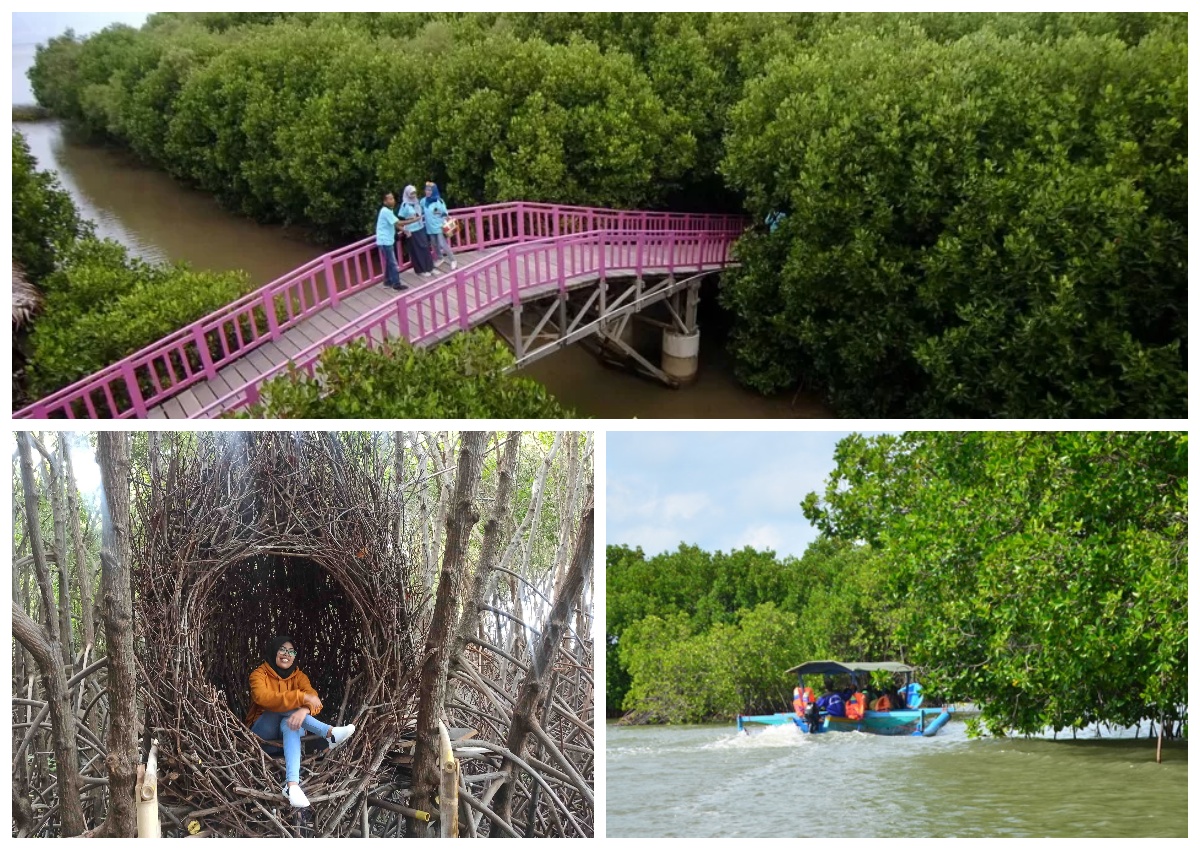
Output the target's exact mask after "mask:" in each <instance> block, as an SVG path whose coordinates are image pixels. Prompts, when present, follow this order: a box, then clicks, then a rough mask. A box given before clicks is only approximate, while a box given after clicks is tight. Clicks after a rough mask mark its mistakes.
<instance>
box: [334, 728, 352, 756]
mask: <svg viewBox="0 0 1200 850" xmlns="http://www.w3.org/2000/svg"><path fill="white" fill-rule="evenodd" d="M330 732H331V733H332V735H333V737H332V738H330V739H329V749H331V750H334V749H337V748H338V747H340V746H341V745H342V744H344V743H346V739H347V738H349V737H350V736H351V735H353V734H354V724H353V723H351V724H349V725H348V726H334V727H333V729H331V730H330Z"/></svg>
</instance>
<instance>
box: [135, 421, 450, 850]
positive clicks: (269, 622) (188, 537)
mask: <svg viewBox="0 0 1200 850" xmlns="http://www.w3.org/2000/svg"><path fill="white" fill-rule="evenodd" d="M189 436H190V435H189ZM195 439H196V442H195V445H194V448H193V449H192V450H191V451H188V450H186V449H183V450H180V447H177V448H176V451H175V452H174V453H173V454H172V460H170V462H169V464H168V465H167V467H166V468H163V469H158V470H153V471H152V474H151V478H150V480H149V481H148V482H142V485H143V486H142V487H140V488H139V490H140V492H139V499H140V502H141V504H140V511H138V513H137V515H138V516H140V517H142V518H143V520H142V527H141V528H136V529H134V535H135V538H134V539H135V544H134V545H135V552H136V553H135V557H134V563H135V564H136V565H137V569H136V570H135V575H134V581H135V583H136V585H137V596H136V598H137V600H138V601H137V606H136V614H135V621H136V634H137V638H138V641H137V646H138V652H137V654H138V664H139V668H140V670H139V672H140V675H139V679H140V681H141V683H143V685H142V687H143V691H142V694H141V696H142V698H143V700H144V702H145V709H146V718H147V726H148V728H149V730H150V733H151V734H152V735H153V736H154V737H155V738H157V739H158V742H159V776H160V785H159V791H160V795H161V797H162V798H163V801H164V803H167V804H169V805H171V804H173V805H176V806H182V807H184V808H185V809H187V810H188V812H189V813H191V816H194V817H197V819H199V820H201V821H202V823H203V825H204V827H205V828H208V829H211V830H213V832H214V833H216V834H223V835H241V836H254V835H280V834H281V832H282V834H287V833H288V830H287V828H286V823H284V821H286V820H287V818H288V814H287V813H286V812H285V811H284V810H286V809H287V806H286V804H285V802H284V798H283V796H282V794H281V793H280V788H281V786H282V784H283V783H282V779H283V765H282V760H281V759H278V760H277V759H272V758H271V757H269V756H268V755H267V754H266V753H265V752H264V750H263V749H262V747H261V746H260V743H259V740H258V738H257V737H256V736H254V735H253V733H251V732H250V730H249V728H248V727H247V725H246V723H245V715H246V710H247V708H248V702H249V694H248V689H249V685H248V676H249V673H250V672H251V670H253V669H254V668H255V667H257V666H258V665H259V664H260V663H261V662H262V660H263V648H264V646H265V645H266V642H267V640H268V638H270V637H271V636H272V635H275V634H287V635H290V636H291V637H292V639H293V640H294V642H295V644H296V647H297V648H298V649H299V651H300V656H299V658H298V659H297V664H298V666H299V667H300V669H302V670H304V671H305V673H306V674H308V676H309V678H310V679H311V680H312V683H313V686H314V687H315V688H316V689H317V691H318V693H320V694H321V697H322V700H323V702H324V706H325V709H324V711H323V713H322V714H321V715H320V719H322V720H325V721H327V722H331V723H334V722H336V723H347V722H352V723H355V724H356V725H357V726H358V728H359V729H360V730H361V732H360V733H359V734H357V735H355V736H354V737H352V738H351V739H350V741H349V742H347V744H346V745H344V746H343V747H341V748H339V749H338V750H337V751H336V752H335V753H333V754H330V755H329V756H328V757H324V756H317V757H313V758H307V759H305V769H304V770H303V771H302V776H301V780H302V784H303V786H304V788H305V791H306V793H307V794H308V796H309V799H310V800H312V801H313V803H314V807H315V808H314V811H315V812H316V817H317V824H316V827H317V831H318V832H319V833H321V834H329V835H344V834H347V831H348V829H349V828H350V826H351V824H352V823H353V822H354V820H355V815H356V813H357V812H358V809H359V807H360V806H361V805H362V801H363V798H364V796H365V795H366V794H367V793H368V791H370V790H371V789H374V788H377V787H379V786H381V785H386V784H387V782H388V780H389V777H388V771H389V770H391V769H392V768H391V766H390V764H389V763H387V762H385V761H384V759H385V756H387V755H388V754H389V753H390V752H392V751H393V750H394V749H395V748H396V746H397V745H398V743H399V742H400V740H401V736H402V734H403V733H404V732H405V731H406V730H411V728H412V726H413V721H414V713H415V710H416V709H415V706H416V693H417V689H418V686H419V682H418V678H417V677H418V674H419V668H420V663H421V659H420V658H418V657H417V650H416V649H415V647H419V646H422V645H423V638H424V630H425V628H427V624H426V623H424V622H420V621H415V620H414V618H413V616H412V615H411V614H410V612H412V611H417V610H424V609H425V607H426V606H423V605H422V604H421V603H422V602H423V599H421V598H419V597H417V596H415V595H414V593H413V588H414V586H415V583H414V581H413V578H414V576H413V575H411V570H410V569H409V568H408V567H407V560H406V558H405V556H404V553H403V552H401V551H399V550H398V549H397V548H396V546H395V544H394V541H393V534H392V531H391V528H392V522H393V519H394V517H393V511H392V508H391V506H390V505H389V500H388V498H387V496H386V494H385V493H384V491H383V488H382V487H381V485H380V484H379V483H378V482H376V481H373V480H371V478H370V477H369V476H368V475H366V474H365V473H364V472H363V468H364V467H363V465H362V464H360V463H357V462H355V459H354V458H351V457H347V452H346V448H345V446H344V444H343V443H342V442H339V441H338V440H335V439H333V438H330V437H329V436H328V435H321V434H317V435H313V434H305V435H296V434H280V433H263V434H249V435H247V434H233V433H226V434H212V435H207V434H206V435H200V434H197V435H195ZM362 439H363V440H364V449H365V448H366V442H365V441H369V440H370V437H369V436H367V435H364V436H363V437H362Z"/></svg>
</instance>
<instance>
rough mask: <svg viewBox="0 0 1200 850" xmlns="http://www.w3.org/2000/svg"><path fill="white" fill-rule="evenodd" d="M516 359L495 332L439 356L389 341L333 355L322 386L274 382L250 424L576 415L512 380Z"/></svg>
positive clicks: (450, 344)
mask: <svg viewBox="0 0 1200 850" xmlns="http://www.w3.org/2000/svg"><path fill="white" fill-rule="evenodd" d="M513 362H514V361H513V356H512V352H511V351H509V350H508V347H507V346H506V345H505V344H504V343H503V342H502V341H501V340H500V339H499V338H498V337H497V336H496V335H495V334H494V333H492V331H491V330H490V329H488V328H480V329H477V330H474V331H470V332H467V333H461V334H456V335H455V336H453V337H451V338H450V339H449V340H448V341H447V342H444V343H442V344H441V345H438V346H436V347H434V348H422V349H418V348H413V347H412V346H410V345H409V344H408V343H406V342H404V341H403V340H389V341H387V342H385V343H384V344H383V345H381V346H379V347H378V348H368V347H367V345H366V344H365V343H364V342H362V341H357V342H353V343H351V344H349V345H346V346H342V347H335V348H330V349H327V350H326V351H325V352H324V353H323V354H322V355H321V359H320V362H319V364H318V366H317V376H316V378H310V377H309V376H308V375H307V374H305V373H303V372H292V373H289V374H285V375H281V376H280V377H278V378H275V379H273V380H271V381H269V382H267V384H266V386H265V387H264V389H263V401H262V403H261V404H258V405H255V406H253V407H251V408H250V409H249V410H248V411H246V412H245V413H243V414H241V416H242V417H253V418H258V417H269V418H273V419H438V418H450V419H540V418H544V419H562V418H566V417H569V416H571V412H570V411H568V410H567V409H565V408H564V407H562V406H561V405H560V404H558V402H556V401H555V400H554V399H553V397H551V396H550V394H549V393H548V392H547V391H546V388H545V387H543V386H542V385H541V384H539V383H537V382H536V381H534V380H532V379H530V378H524V377H520V376H514V375H511V374H509V373H508V370H509V369H510V368H511V367H512V365H513Z"/></svg>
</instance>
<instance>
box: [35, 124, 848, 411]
mask: <svg viewBox="0 0 1200 850" xmlns="http://www.w3.org/2000/svg"><path fill="white" fill-rule="evenodd" d="M14 126H15V127H16V129H18V130H20V131H21V132H22V133H23V134H24V135H25V137H26V139H28V141H29V147H30V150H31V151H32V153H33V155H34V157H36V159H37V161H38V165H39V167H40V168H43V169H53V170H54V171H56V172H58V176H59V182H60V183H61V184H62V186H63V188H64V189H66V190H67V191H68V192H70V193H71V195H72V196H73V197H74V200H75V203H76V205H77V207H78V208H79V212H80V214H81V215H82V216H83V217H85V218H88V219H90V220H92V221H93V222H95V223H96V229H97V232H98V235H100V236H101V237H105V238H110V239H115V240H117V241H119V242H121V243H122V244H124V245H125V246H127V247H128V248H129V249H130V250H131V251H132V252H133V253H134V254H136V255H137V256H140V257H143V258H145V259H147V260H155V261H162V260H172V261H174V260H184V261H186V262H188V263H190V264H191V265H192V266H194V267H196V268H201V269H213V270H228V269H244V270H245V271H247V272H249V274H250V276H251V279H252V280H253V281H254V282H255V284H256V285H262V284H265V283H269V282H270V281H272V280H274V279H275V278H277V277H279V276H280V275H282V274H284V273H285V272H287V271H289V270H290V269H293V268H295V267H297V266H300V265H302V264H303V263H305V262H307V261H308V260H310V259H312V258H313V257H316V256H319V255H320V254H322V253H324V250H325V249H323V248H322V247H320V246H316V245H311V244H308V243H306V242H305V241H303V239H301V238H300V235H299V234H295V233H291V232H289V231H287V230H285V229H284V228H281V227H273V226H264V225H259V224H255V223H254V222H252V221H249V220H247V219H245V218H242V217H240V216H237V215H234V214H232V213H230V212H228V211H226V210H224V209H222V208H221V207H220V206H218V205H217V203H216V201H214V200H213V199H212V198H211V197H209V196H208V195H205V194H203V193H200V192H197V191H194V190H191V189H188V188H186V187H184V186H181V185H180V184H178V183H176V182H175V181H174V180H172V179H171V178H170V177H169V176H167V175H166V174H164V173H163V172H161V171H158V170H156V169H154V168H151V167H148V166H146V165H143V164H141V163H139V162H138V161H137V160H136V159H135V158H133V157H132V156H130V155H128V154H126V153H123V152H120V151H113V150H108V149H103V148H96V147H90V146H86V145H80V144H77V143H74V142H72V141H70V140H68V139H66V138H65V137H64V135H63V133H62V131H61V129H60V127H59V125H58V124H57V123H55V122H47V123H36V124H27V123H21V124H16V125H14ZM713 300H714V299H713V293H710V291H709V290H708V289H707V288H706V290H705V298H704V300H703V301H702V312H701V329H702V332H701V353H700V373H699V377H698V379H697V380H696V382H695V383H694V384H692V385H690V386H688V387H685V388H683V389H679V390H670V389H667V388H665V387H662V386H661V385H659V384H656V383H653V382H651V381H648V380H645V379H643V378H640V377H637V376H634V375H630V374H628V373H626V372H623V371H619V370H614V369H611V368H608V367H606V366H603V365H602V364H601V363H600V362H599V361H597V360H596V359H594V358H593V357H592V356H591V355H590V354H589V353H588V352H586V351H585V350H583V349H582V348H579V347H578V346H568V347H567V348H565V349H563V350H562V351H560V352H557V353H555V354H553V355H551V356H549V357H546V358H545V359H543V360H540V361H538V362H537V363H534V364H532V365H530V366H528V367H526V368H525V369H523V370H522V371H521V374H524V375H527V376H529V377H531V378H533V379H534V380H536V381H538V382H539V383H541V384H543V385H544V386H545V387H546V388H547V389H548V390H549V391H550V392H551V393H552V394H553V395H554V396H555V397H556V398H557V399H558V400H559V401H560V402H562V403H563V404H565V405H566V406H568V407H570V408H573V409H574V410H575V411H576V412H577V413H579V414H580V415H582V416H590V417H599V418H627V417H638V418H729V419H742V418H745V419H770V418H791V417H824V416H830V415H832V414H831V413H830V411H829V410H828V408H826V407H825V406H824V405H823V404H822V403H821V402H820V400H819V399H815V398H813V397H809V396H805V395H799V396H797V397H795V398H793V397H792V396H791V395H790V394H789V395H786V396H782V397H777V398H766V397H763V396H761V395H758V394H756V393H753V392H751V391H749V390H747V389H745V388H743V387H741V386H740V385H738V383H737V382H736V381H735V380H734V378H733V372H732V368H731V366H730V363H729V358H728V355H726V354H725V352H724V351H723V350H722V343H723V334H722V333H721V332H720V331H719V330H712V328H714V327H716V324H713V323H712V322H711V321H710V319H711V318H712V317H715V316H716V312H715V311H714V309H713ZM717 324H719V322H718V323H717ZM706 329H707V330H706Z"/></svg>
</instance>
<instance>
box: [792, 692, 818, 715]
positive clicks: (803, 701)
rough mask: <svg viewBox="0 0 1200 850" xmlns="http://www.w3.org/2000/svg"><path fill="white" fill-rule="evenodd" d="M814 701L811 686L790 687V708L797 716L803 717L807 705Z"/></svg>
mask: <svg viewBox="0 0 1200 850" xmlns="http://www.w3.org/2000/svg"><path fill="white" fill-rule="evenodd" d="M816 701H817V700H816V697H815V696H814V695H813V689H812V688H801V687H799V686H797V687H795V688H792V710H793V711H795V712H796V716H797V717H803V716H804V714H805V712H807V711H808V707H809V706H810V705H812V704H813V703H815V702H816Z"/></svg>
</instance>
